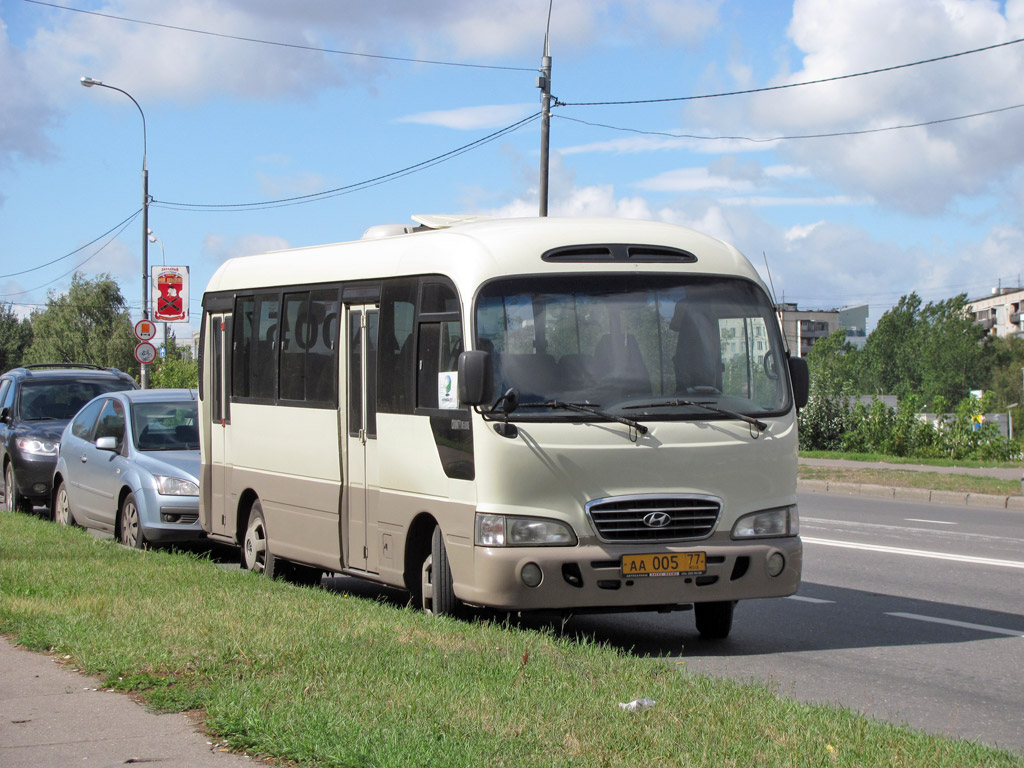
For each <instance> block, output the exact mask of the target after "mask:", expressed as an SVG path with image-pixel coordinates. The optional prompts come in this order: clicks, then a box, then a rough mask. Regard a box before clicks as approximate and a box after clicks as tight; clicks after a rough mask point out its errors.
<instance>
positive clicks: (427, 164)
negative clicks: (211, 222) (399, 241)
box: [151, 112, 541, 212]
mask: <svg viewBox="0 0 1024 768" xmlns="http://www.w3.org/2000/svg"><path fill="white" fill-rule="evenodd" d="M540 116H541V113H540V112H535V113H533V114H532V115H530V116H529V117H525V118H523V119H522V120H519V121H518V122H515V123H512V124H511V125H507V126H505V127H504V128H501V129H500V130H497V131H495V132H494V133H491V134H488V135H487V136H484V137H483V138H480V139H477V140H476V141H472V142H470V143H469V144H464V145H463V146H461V147H458V148H456V149H453V150H450V151H449V152H445V153H443V154H440V155H437V156H435V157H432V158H430V159H429V160H424V161H422V162H420V163H416V164H415V165H410V166H406V167H405V168H401V169H399V170H397V171H392V172H390V173H386V174H383V175H381V176H376V177H374V178H372V179H366V180H364V181H359V182H355V183H354V184H348V185H345V186H343V187H335V188H334V189H328V190H324V191H322V192H313V193H311V194H308V195H299V196H296V197H286V198H282V199H280V200H264V201H261V202H255V203H184V202H175V201H168V200H157V199H156V198H154V199H153V202H152V203H151V205H156V206H159V207H161V208H169V209H171V210H178V211H198V210H206V211H211V210H212V211H224V212H232V211H253V210H265V209H269V208H283V207H286V206H290V205H301V204H304V203H312V202H317V201H319V200H327V199H330V198H332V197H339V196H341V195H347V194H351V193H353V192H358V191H360V190H363V189H368V188H370V187H375V186H378V185H380V184H384V183H386V182H389V181H394V180H395V179H400V178H403V177H405V176H409V175H411V174H413V173H417V172H419V171H422V170H426V169H427V168H431V167H433V166H435V165H439V164H441V163H443V162H446V161H448V160H451V159H453V158H455V157H458V156H459V155H463V154H465V153H466V152H469V151H470V150H473V149H476V148H477V147H481V146H483V145H484V144H488V143H490V142H492V141H495V140H496V139H499V138H501V137H502V136H506V135H508V134H510V133H512V132H514V131H517V130H519V129H520V128H522V127H523V126H525V125H528V124H529V123H532V122H534V121H535V120H538V119H539V118H540Z"/></svg>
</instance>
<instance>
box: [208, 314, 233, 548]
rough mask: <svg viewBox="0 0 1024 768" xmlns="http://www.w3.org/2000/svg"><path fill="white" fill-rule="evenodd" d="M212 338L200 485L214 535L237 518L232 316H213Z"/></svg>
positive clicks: (225, 531)
mask: <svg viewBox="0 0 1024 768" xmlns="http://www.w3.org/2000/svg"><path fill="white" fill-rule="evenodd" d="M207 335H208V337H209V355H210V358H209V360H210V362H209V371H210V378H209V381H208V386H209V394H208V395H207V400H208V402H209V404H210V407H209V414H210V417H209V421H208V424H204V425H203V426H204V429H209V432H208V433H207V437H208V440H209V443H208V445H209V448H208V450H207V459H206V463H205V465H204V466H203V468H202V472H203V477H202V478H201V482H200V486H201V487H202V489H203V490H202V493H203V521H202V526H203V529H204V530H206V531H208V532H210V533H214V534H217V533H219V534H225V535H230V534H231V532H232V530H233V528H232V527H231V526H233V525H234V519H233V516H232V520H231V521H230V522H229V521H228V519H227V511H228V510H227V506H228V505H227V496H228V493H229V490H228V477H229V474H230V465H231V460H230V457H229V455H228V441H227V431H228V429H229V423H230V414H229V408H230V404H229V402H230V401H229V399H228V396H229V393H228V389H227V382H228V381H229V380H230V377H229V371H228V366H229V364H230V363H229V359H230V358H229V356H228V355H227V353H226V351H227V350H228V349H229V346H228V345H229V344H230V343H231V315H230V314H223V315H210V316H209V326H208V327H207Z"/></svg>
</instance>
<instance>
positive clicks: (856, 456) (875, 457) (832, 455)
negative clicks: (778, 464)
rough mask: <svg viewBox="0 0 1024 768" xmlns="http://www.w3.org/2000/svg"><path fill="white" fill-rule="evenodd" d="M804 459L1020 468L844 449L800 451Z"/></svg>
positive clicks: (1011, 464) (999, 463)
mask: <svg viewBox="0 0 1024 768" xmlns="http://www.w3.org/2000/svg"><path fill="white" fill-rule="evenodd" d="M800 457H801V458H804V459H845V460H846V461H882V462H885V463H886V464H914V465H919V466H930V467H1000V468H1003V469H1017V468H1020V466H1021V465H1020V462H1019V461H980V460H976V459H957V460H953V459H918V458H907V457H904V456H887V455H885V454H884V453H843V452H842V451H800Z"/></svg>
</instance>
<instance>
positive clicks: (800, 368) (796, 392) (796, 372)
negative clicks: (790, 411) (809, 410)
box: [789, 356, 811, 408]
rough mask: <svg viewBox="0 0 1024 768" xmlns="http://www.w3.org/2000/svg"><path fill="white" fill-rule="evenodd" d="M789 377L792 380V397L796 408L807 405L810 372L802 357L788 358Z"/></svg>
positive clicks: (809, 389)
mask: <svg viewBox="0 0 1024 768" xmlns="http://www.w3.org/2000/svg"><path fill="white" fill-rule="evenodd" d="M789 378H790V380H791V381H792V382H793V399H794V400H795V401H796V407H797V408H803V407H804V406H805V405H807V399H808V398H809V397H810V394H811V372H810V370H809V369H808V368H807V361H806V360H804V359H803V358H802V357H792V356H791V357H790V358H789Z"/></svg>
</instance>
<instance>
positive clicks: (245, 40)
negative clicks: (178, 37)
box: [25, 0, 537, 72]
mask: <svg viewBox="0 0 1024 768" xmlns="http://www.w3.org/2000/svg"><path fill="white" fill-rule="evenodd" d="M25 2H26V3H32V4H33V5H43V6H46V7H48V8H57V9H59V10H62V11H71V12H72V13H81V14H85V15H87V16H98V17H100V18H103V19H114V20H116V21H127V22H129V23H131V24H142V25H145V26H147V27H159V28H160V29H170V30H174V31H175V32H189V33H191V34H194V35H206V36H208V37H220V38H224V39H226V40H237V41H239V42H243V43H258V44H260V45H273V46H277V47H279V48H294V49H296V50H300V51H313V52H315V53H330V54H335V55H338V56H357V57H361V58H365V59H379V60H383V61H401V62H407V63H410V64H433V65H436V66H442V67H463V68H467V69H493V70H504V71H507V72H536V71H537V68H536V67H501V66H497V65H493V64H466V63H461V62H455V61H436V60H432V59H411V58H405V57H403V56H384V55H381V54H374V53H358V52H356V51H339V50H335V49H332V48H317V47H316V46H312V45H299V44H298V43H281V42H277V41H275V40H261V39H259V38H255V37H242V36H241V35H228V34H225V33H223V32H210V31H207V30H205V29H194V28H192V27H179V26H176V25H174V24H160V23H158V22H155V21H145V20H143V19H131V18H128V17H127V16H115V15H113V14H110V13H100V12H98V11H87V10H84V9H82V8H71V7H69V6H66V5H58V4H56V3H46V2H43V1H42V0H25Z"/></svg>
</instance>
